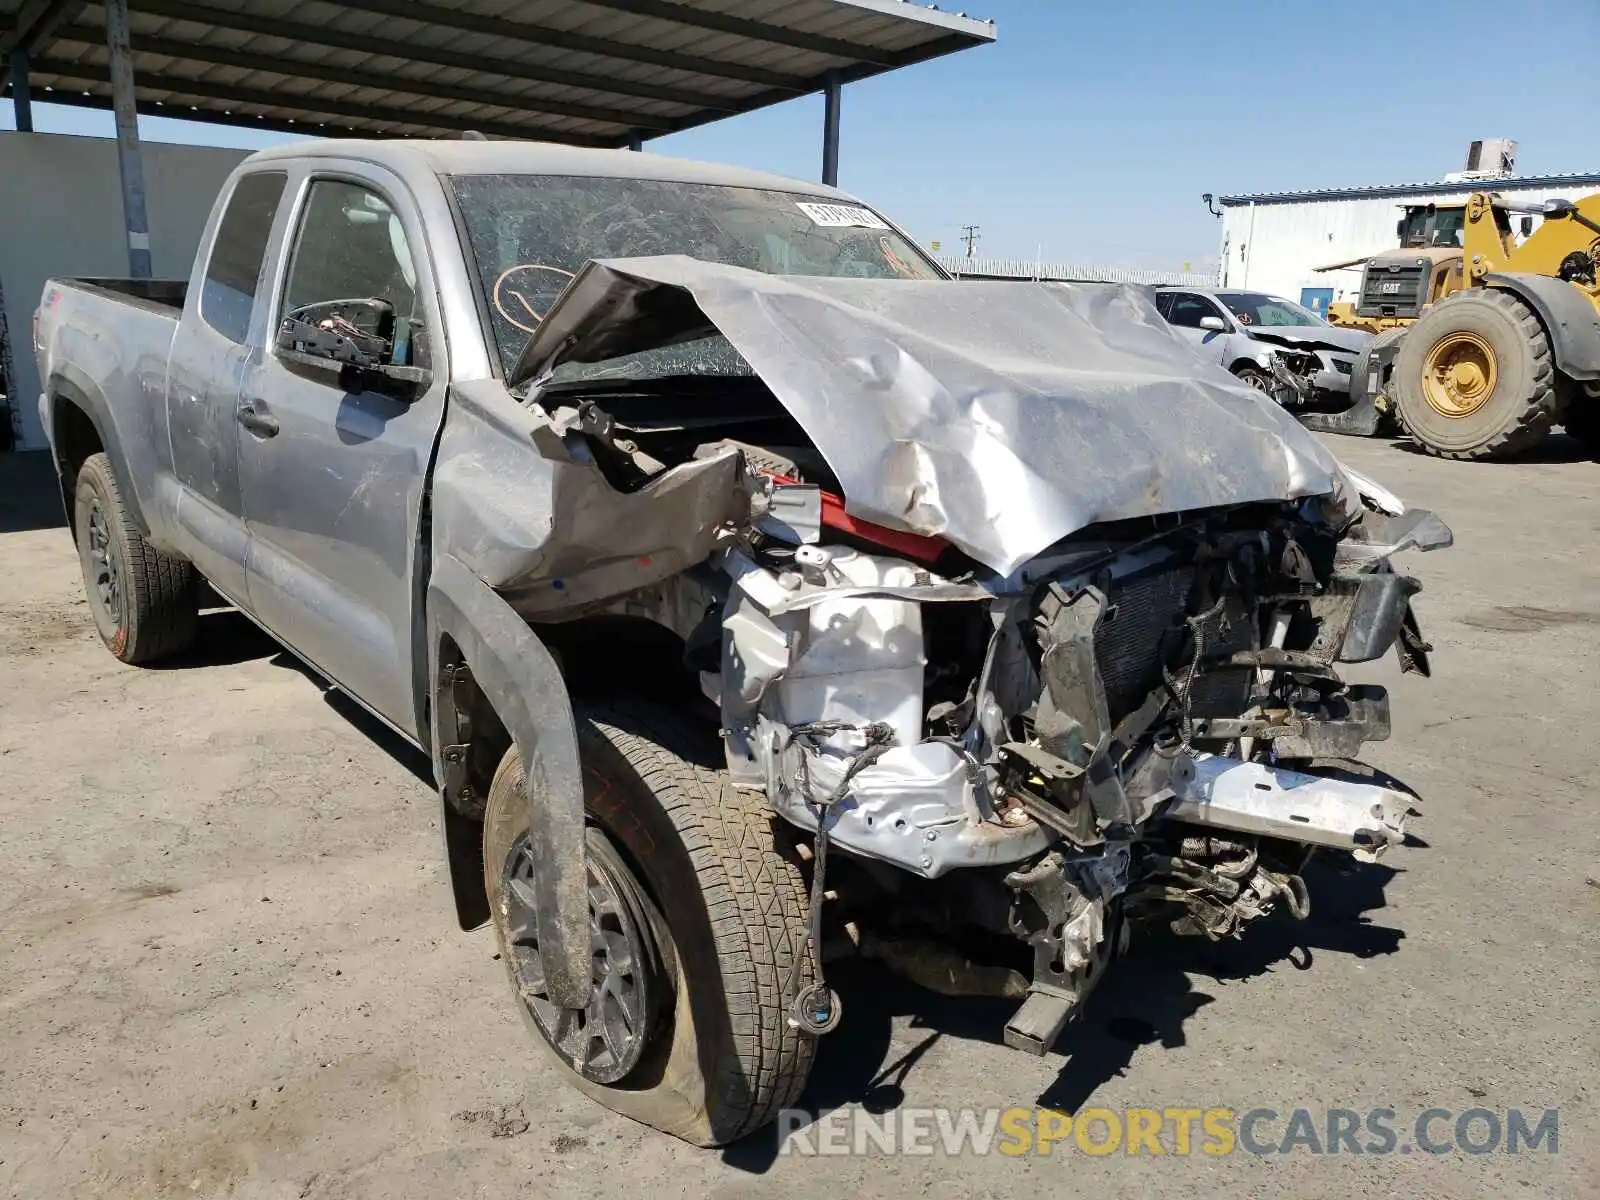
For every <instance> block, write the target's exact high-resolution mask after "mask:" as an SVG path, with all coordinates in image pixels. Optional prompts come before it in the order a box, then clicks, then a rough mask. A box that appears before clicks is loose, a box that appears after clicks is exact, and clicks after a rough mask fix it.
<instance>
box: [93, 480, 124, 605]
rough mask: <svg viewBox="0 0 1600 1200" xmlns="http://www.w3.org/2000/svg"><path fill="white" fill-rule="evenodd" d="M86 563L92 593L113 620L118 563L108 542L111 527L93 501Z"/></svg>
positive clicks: (119, 585) (119, 592)
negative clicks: (91, 580)
mask: <svg viewBox="0 0 1600 1200" xmlns="http://www.w3.org/2000/svg"><path fill="white" fill-rule="evenodd" d="M89 565H90V568H91V570H92V572H93V575H94V579H93V582H94V594H95V598H96V599H97V600H98V601H99V602H100V607H101V609H102V610H103V611H104V612H105V613H106V615H107V616H109V617H111V619H112V620H113V621H118V622H120V620H121V615H122V564H121V562H120V561H119V560H118V558H117V552H116V548H115V547H114V546H113V545H112V541H111V529H110V526H109V525H108V524H107V523H106V514H105V510H104V509H103V508H101V507H100V503H99V501H96V502H95V503H94V504H92V505H91V506H90V508H89Z"/></svg>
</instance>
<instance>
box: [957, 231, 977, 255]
mask: <svg viewBox="0 0 1600 1200" xmlns="http://www.w3.org/2000/svg"><path fill="white" fill-rule="evenodd" d="M978 240H979V239H978V227H977V226H976V225H963V226H962V227H961V241H962V242H963V243H964V244H965V245H966V247H967V257H968V258H971V257H972V248H973V247H974V246H976V245H977V244H978Z"/></svg>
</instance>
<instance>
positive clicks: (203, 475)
mask: <svg viewBox="0 0 1600 1200" xmlns="http://www.w3.org/2000/svg"><path fill="white" fill-rule="evenodd" d="M288 182H289V176H288V174H287V173H286V172H284V171H282V170H276V171H273V170H262V171H255V172H251V173H250V174H246V175H241V176H239V177H238V178H237V179H236V180H235V181H234V185H233V188H232V190H231V191H229V192H228V194H227V195H226V196H225V197H224V198H223V200H222V202H221V204H220V205H219V207H220V209H221V216H220V217H219V218H216V219H215V220H214V228H213V231H212V236H211V242H210V246H209V251H208V253H207V255H206V258H205V262H204V267H203V269H200V270H197V271H196V272H195V273H194V277H193V279H192V280H191V281H190V286H189V295H188V299H187V301H186V309H185V311H184V314H183V320H182V321H180V322H179V323H178V329H177V332H176V333H175V334H174V335H173V339H172V350H171V353H170V355H169V357H168V363H167V432H168V434H169V436H170V438H171V446H172V473H173V475H174V476H175V478H176V480H177V496H176V503H175V505H174V509H173V512H174V517H175V524H176V526H177V529H178V531H179V534H180V537H181V539H182V541H181V543H180V546H181V549H182V550H183V551H184V553H185V554H187V555H188V556H189V557H190V558H191V559H192V560H193V561H194V564H195V566H197V567H198V568H199V569H200V572H201V574H203V575H204V576H205V577H206V578H207V579H208V580H210V581H211V583H212V585H213V586H214V587H215V588H216V589H217V590H218V591H219V592H221V593H222V594H223V595H225V596H226V597H228V599H230V600H232V601H234V602H235V603H236V604H239V605H240V606H242V607H245V608H249V601H248V594H247V590H246V585H245V559H246V549H247V545H248V542H249V537H248V534H247V532H246V529H245V523H244V507H243V504H242V502H241V500H240V496H239V461H238V442H239V425H238V422H237V420H236V419H235V412H234V409H235V407H236V406H237V404H238V401H239V387H240V382H241V380H242V378H243V376H244V372H245V370H246V368H247V366H248V365H249V364H250V363H251V362H252V361H253V360H255V359H258V358H259V356H260V350H259V349H258V347H259V346H260V345H261V340H262V338H261V334H262V323H265V322H266V321H267V319H268V318H267V314H266V313H265V312H260V311H258V310H257V305H256V297H257V295H258V293H259V292H260V291H262V290H263V289H262V279H263V275H264V274H265V260H266V257H267V246H268V244H269V242H270V238H271V235H272V230H273V227H274V224H275V223H276V221H277V217H278V211H279V208H280V207H281V204H282V199H283V195H284V191H285V189H286V188H287V186H288ZM262 307H263V308H264V307H265V306H262ZM252 331H254V336H252Z"/></svg>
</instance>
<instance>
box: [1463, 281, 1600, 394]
mask: <svg viewBox="0 0 1600 1200" xmlns="http://www.w3.org/2000/svg"><path fill="white" fill-rule="evenodd" d="M1483 286H1484V287H1492V288H1499V289H1500V290H1501V291H1505V292H1511V293H1512V294H1513V295H1515V296H1517V297H1518V298H1519V299H1520V300H1522V301H1523V303H1525V304H1526V305H1527V306H1528V307H1529V308H1531V309H1533V311H1534V313H1535V314H1536V315H1537V316H1538V318H1539V323H1540V324H1541V325H1543V326H1544V331H1545V333H1546V334H1548V335H1549V337H1550V352H1551V353H1552V354H1553V355H1554V356H1555V360H1556V370H1558V371H1560V372H1561V373H1562V374H1563V375H1566V376H1567V377H1569V378H1571V379H1583V380H1590V379H1600V309H1596V308H1595V306H1594V304H1593V303H1592V302H1591V301H1590V300H1589V297H1588V296H1587V295H1585V294H1584V292H1583V291H1581V290H1580V289H1578V288H1577V287H1574V286H1573V285H1572V284H1570V283H1568V282H1567V281H1566V280H1565V279H1556V278H1553V277H1552V276H1549V275H1529V274H1527V273H1525V272H1521V271H1505V272H1496V273H1494V274H1490V275H1485V276H1484V277H1483Z"/></svg>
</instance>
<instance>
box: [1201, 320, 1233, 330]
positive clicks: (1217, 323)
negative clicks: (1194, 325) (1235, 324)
mask: <svg viewBox="0 0 1600 1200" xmlns="http://www.w3.org/2000/svg"><path fill="white" fill-rule="evenodd" d="M1200 328H1201V329H1205V330H1209V331H1210V332H1211V333H1222V332H1224V331H1225V330H1226V329H1227V328H1228V327H1227V326H1226V325H1225V324H1223V322H1222V318H1221V317H1201V318H1200Z"/></svg>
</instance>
